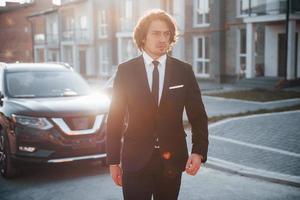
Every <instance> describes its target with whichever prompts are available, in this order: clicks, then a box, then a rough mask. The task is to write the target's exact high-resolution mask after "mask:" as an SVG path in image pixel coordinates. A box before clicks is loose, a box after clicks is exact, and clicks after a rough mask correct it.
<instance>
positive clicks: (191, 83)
mask: <svg viewBox="0 0 300 200" xmlns="http://www.w3.org/2000/svg"><path fill="white" fill-rule="evenodd" d="M187 83H188V84H187V100H186V105H185V108H186V113H187V116H188V120H189V122H190V123H191V126H192V153H197V154H200V155H202V157H203V160H202V162H206V160H207V150H208V121H207V115H206V111H205V108H204V105H203V102H202V97H201V92H200V89H199V86H198V83H197V80H196V77H195V74H194V72H193V70H192V67H191V66H189V67H188V70H187Z"/></svg>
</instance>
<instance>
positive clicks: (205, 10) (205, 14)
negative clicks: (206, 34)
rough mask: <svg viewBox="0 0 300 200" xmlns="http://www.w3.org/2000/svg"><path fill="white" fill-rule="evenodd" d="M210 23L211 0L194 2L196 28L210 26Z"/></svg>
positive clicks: (195, 0)
mask: <svg viewBox="0 0 300 200" xmlns="http://www.w3.org/2000/svg"><path fill="white" fill-rule="evenodd" d="M209 21H210V19H209V0H194V26H196V27H199V26H208V25H209Z"/></svg>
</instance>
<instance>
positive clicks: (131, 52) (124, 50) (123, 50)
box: [118, 36, 138, 62]
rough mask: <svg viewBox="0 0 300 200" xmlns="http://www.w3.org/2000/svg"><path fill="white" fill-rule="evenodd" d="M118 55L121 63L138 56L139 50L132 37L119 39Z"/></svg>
mask: <svg viewBox="0 0 300 200" xmlns="http://www.w3.org/2000/svg"><path fill="white" fill-rule="evenodd" d="M118 55H119V62H124V61H126V60H129V59H131V58H134V57H136V56H137V55H138V50H137V48H136V47H135V45H134V43H133V40H132V38H131V37H130V36H128V37H126V36H120V37H119V38H118Z"/></svg>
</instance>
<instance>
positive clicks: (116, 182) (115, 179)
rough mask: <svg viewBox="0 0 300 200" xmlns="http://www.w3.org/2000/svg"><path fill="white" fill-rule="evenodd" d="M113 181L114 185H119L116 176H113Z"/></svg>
mask: <svg viewBox="0 0 300 200" xmlns="http://www.w3.org/2000/svg"><path fill="white" fill-rule="evenodd" d="M112 178H113V181H114V182H115V184H116V185H119V181H118V177H117V176H113V177H112Z"/></svg>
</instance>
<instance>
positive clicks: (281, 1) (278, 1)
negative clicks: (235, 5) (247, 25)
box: [241, 0, 300, 16]
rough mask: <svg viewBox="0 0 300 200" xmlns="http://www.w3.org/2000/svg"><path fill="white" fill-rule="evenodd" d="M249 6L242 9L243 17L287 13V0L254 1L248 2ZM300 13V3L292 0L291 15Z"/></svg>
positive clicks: (248, 0) (247, 0) (297, 0)
mask: <svg viewBox="0 0 300 200" xmlns="http://www.w3.org/2000/svg"><path fill="white" fill-rule="evenodd" d="M246 2H247V3H248V4H249V5H248V6H247V7H245V8H243V9H241V14H242V15H243V16H260V15H278V14H285V13H286V11H287V0H273V1H268V0H266V1H252V0H246ZM299 12H300V1H299V0H290V13H292V14H293V13H299Z"/></svg>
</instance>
